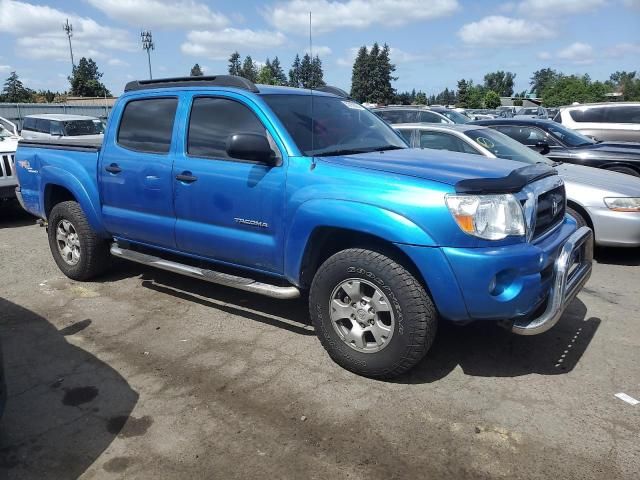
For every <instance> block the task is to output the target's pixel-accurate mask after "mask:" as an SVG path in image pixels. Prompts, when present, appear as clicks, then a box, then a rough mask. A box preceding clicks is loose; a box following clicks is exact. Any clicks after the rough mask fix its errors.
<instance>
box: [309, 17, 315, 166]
mask: <svg viewBox="0 0 640 480" xmlns="http://www.w3.org/2000/svg"><path fill="white" fill-rule="evenodd" d="M309 57H311V65H313V42H312V40H311V11H309ZM310 81H311V84H310V85H309V87H310V89H311V151H312V152H313V150H314V149H315V146H314V136H315V128H314V127H315V125H314V117H313V81H314V75H313V69H311V78H310ZM314 168H316V157H315V155H313V154H312V155H311V170H313V169H314Z"/></svg>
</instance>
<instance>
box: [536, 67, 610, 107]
mask: <svg viewBox="0 0 640 480" xmlns="http://www.w3.org/2000/svg"><path fill="white" fill-rule="evenodd" d="M607 90H608V88H607V86H606V85H605V84H604V83H602V82H592V81H591V78H590V77H589V76H588V75H583V76H582V77H579V76H577V75H569V76H561V77H560V78H558V79H557V80H556V81H554V82H553V83H552V84H550V85H547V86H546V87H545V89H544V93H543V97H542V100H543V104H544V105H545V106H547V107H559V106H561V105H570V104H571V103H573V102H579V103H588V102H601V101H603V100H604V99H605V96H604V94H605V93H607Z"/></svg>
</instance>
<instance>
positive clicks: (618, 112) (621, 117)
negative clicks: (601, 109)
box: [607, 105, 640, 123]
mask: <svg viewBox="0 0 640 480" xmlns="http://www.w3.org/2000/svg"><path fill="white" fill-rule="evenodd" d="M607 122H609V123H640V105H625V106H623V107H612V108H610V109H609V111H608V112H607Z"/></svg>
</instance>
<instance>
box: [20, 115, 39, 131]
mask: <svg viewBox="0 0 640 480" xmlns="http://www.w3.org/2000/svg"><path fill="white" fill-rule="evenodd" d="M22 129H23V130H31V131H35V129H36V119H35V118H25V119H24V123H23V124H22Z"/></svg>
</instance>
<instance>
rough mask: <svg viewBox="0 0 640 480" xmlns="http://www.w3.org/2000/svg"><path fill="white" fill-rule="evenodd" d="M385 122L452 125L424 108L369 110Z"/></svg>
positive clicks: (447, 120)
mask: <svg viewBox="0 0 640 480" xmlns="http://www.w3.org/2000/svg"><path fill="white" fill-rule="evenodd" d="M371 111H372V112H373V113H375V114H376V115H377V116H379V117H380V118H382V119H383V120H384V121H385V122H387V123H390V124H394V123H453V120H449V119H448V118H447V117H445V116H444V115H442V114H440V113H438V112H434V111H432V110H431V109H429V108H426V107H419V106H397V107H382V108H373V109H371Z"/></svg>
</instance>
